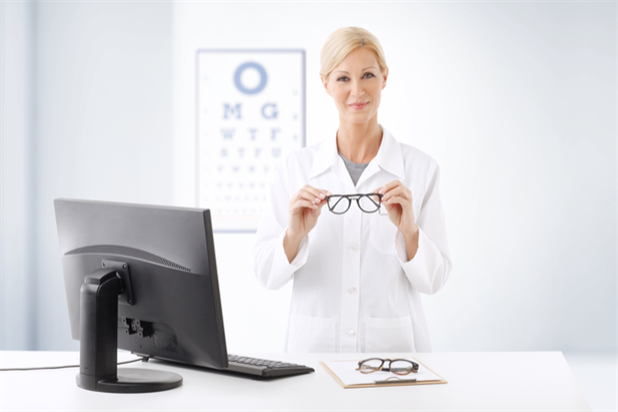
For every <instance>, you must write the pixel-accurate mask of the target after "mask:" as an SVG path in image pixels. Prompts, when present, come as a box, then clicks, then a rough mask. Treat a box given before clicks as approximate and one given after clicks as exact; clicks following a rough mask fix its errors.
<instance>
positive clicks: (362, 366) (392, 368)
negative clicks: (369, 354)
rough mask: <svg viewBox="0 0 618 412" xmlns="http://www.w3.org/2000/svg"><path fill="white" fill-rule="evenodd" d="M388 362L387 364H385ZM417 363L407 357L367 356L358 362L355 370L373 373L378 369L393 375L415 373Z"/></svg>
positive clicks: (417, 366)
mask: <svg viewBox="0 0 618 412" xmlns="http://www.w3.org/2000/svg"><path fill="white" fill-rule="evenodd" d="M386 363H388V366H385V364H386ZM418 368H419V365H418V363H416V362H412V361H411V360H408V359H381V358H369V359H365V360H362V361H360V362H358V364H357V365H356V370H357V371H359V372H360V373H374V372H378V371H382V372H392V373H394V374H395V375H408V374H410V373H417V372H418Z"/></svg>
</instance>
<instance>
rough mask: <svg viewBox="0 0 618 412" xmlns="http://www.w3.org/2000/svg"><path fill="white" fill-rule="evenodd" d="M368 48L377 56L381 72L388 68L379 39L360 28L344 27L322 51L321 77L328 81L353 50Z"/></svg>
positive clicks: (334, 34) (327, 41)
mask: <svg viewBox="0 0 618 412" xmlns="http://www.w3.org/2000/svg"><path fill="white" fill-rule="evenodd" d="M359 47H367V48H368V49H370V50H371V51H373V53H374V54H375V55H376V60H377V61H378V65H379V66H380V71H381V72H382V73H384V71H385V70H386V69H387V68H388V66H387V65H386V59H385V58H384V50H383V49H382V45H380V42H379V41H378V38H377V37H376V36H374V35H373V34H371V33H370V32H368V31H367V30H365V29H362V28H360V27H342V28H341V29H338V30H335V31H334V32H332V33H331V35H330V36H328V39H326V43H324V46H322V51H320V76H322V77H323V78H324V80H328V76H330V74H331V72H332V71H333V70H335V68H336V67H337V66H339V65H340V64H341V62H342V61H343V60H344V59H345V58H346V56H347V55H348V54H350V52H351V51H352V50H355V49H357V48H359Z"/></svg>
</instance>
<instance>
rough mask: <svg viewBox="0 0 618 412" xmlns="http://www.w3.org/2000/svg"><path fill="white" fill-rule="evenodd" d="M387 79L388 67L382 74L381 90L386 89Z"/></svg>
mask: <svg viewBox="0 0 618 412" xmlns="http://www.w3.org/2000/svg"><path fill="white" fill-rule="evenodd" d="M387 79H388V67H387V68H385V69H384V73H382V90H384V88H385V87H386V80H387Z"/></svg>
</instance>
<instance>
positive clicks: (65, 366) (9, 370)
mask: <svg viewBox="0 0 618 412" xmlns="http://www.w3.org/2000/svg"><path fill="white" fill-rule="evenodd" d="M148 359H150V356H144V357H142V358H137V359H133V360H130V361H124V362H118V363H117V365H126V364H127V363H133V362H139V361H142V362H148ZM67 368H79V365H64V366H46V367H39V368H10V369H0V372H14V371H40V370H47V369H67Z"/></svg>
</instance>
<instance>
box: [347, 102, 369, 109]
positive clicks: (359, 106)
mask: <svg viewBox="0 0 618 412" xmlns="http://www.w3.org/2000/svg"><path fill="white" fill-rule="evenodd" d="M368 104H369V102H361V103H351V104H350V107H351V108H352V109H354V110H362V109H364V108H365V107H367V105H368Z"/></svg>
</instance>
